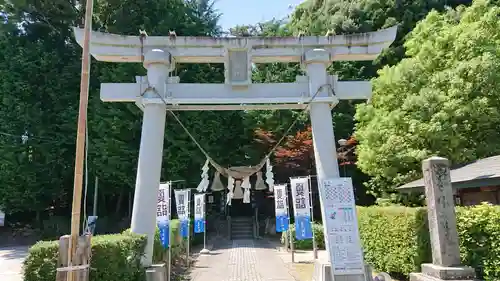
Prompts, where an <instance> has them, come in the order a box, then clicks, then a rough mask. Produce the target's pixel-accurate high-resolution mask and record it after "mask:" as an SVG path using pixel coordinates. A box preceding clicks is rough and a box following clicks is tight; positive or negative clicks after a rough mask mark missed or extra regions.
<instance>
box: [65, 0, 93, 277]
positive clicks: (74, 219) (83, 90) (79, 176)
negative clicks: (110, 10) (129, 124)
mask: <svg viewBox="0 0 500 281" xmlns="http://www.w3.org/2000/svg"><path fill="white" fill-rule="evenodd" d="M93 8H94V1H93V0H88V1H87V3H86V6H85V22H84V30H83V50H82V74H81V78H80V105H79V108H78V128H77V132H76V151H75V175H74V183H73V203H72V207H71V239H70V243H69V247H68V257H69V266H72V264H73V260H74V259H75V256H76V247H77V244H78V236H79V235H80V209H81V207H82V185H83V165H84V163H83V162H84V158H85V155H84V154H85V132H86V130H87V108H88V103H89V77H90V33H91V31H92V10H93ZM75 278H76V274H75V271H70V272H69V274H68V277H67V280H68V281H72V280H74V279H75Z"/></svg>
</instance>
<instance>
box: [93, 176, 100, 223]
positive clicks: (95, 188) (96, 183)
mask: <svg viewBox="0 0 500 281" xmlns="http://www.w3.org/2000/svg"><path fill="white" fill-rule="evenodd" d="M98 184H99V178H98V177H97V176H96V177H95V186H94V206H93V210H92V214H93V215H94V216H97V198H98V196H97V192H98V189H99V185H98Z"/></svg>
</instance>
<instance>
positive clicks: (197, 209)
mask: <svg viewBox="0 0 500 281" xmlns="http://www.w3.org/2000/svg"><path fill="white" fill-rule="evenodd" d="M205 223H206V220H205V194H204V193H203V194H195V195H194V233H203V232H205Z"/></svg>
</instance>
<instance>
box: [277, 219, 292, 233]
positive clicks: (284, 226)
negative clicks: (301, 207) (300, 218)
mask: <svg viewBox="0 0 500 281" xmlns="http://www.w3.org/2000/svg"><path fill="white" fill-rule="evenodd" d="M288 221H289V220H288V216H277V217H276V232H284V231H287V230H288Z"/></svg>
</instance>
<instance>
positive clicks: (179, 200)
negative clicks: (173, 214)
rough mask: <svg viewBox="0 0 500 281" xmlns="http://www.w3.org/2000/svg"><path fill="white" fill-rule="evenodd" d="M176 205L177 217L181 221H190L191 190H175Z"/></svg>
mask: <svg viewBox="0 0 500 281" xmlns="http://www.w3.org/2000/svg"><path fill="white" fill-rule="evenodd" d="M174 192H175V205H176V206H177V217H178V218H179V220H181V221H183V220H189V196H190V194H191V193H190V190H189V189H183V190H174Z"/></svg>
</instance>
